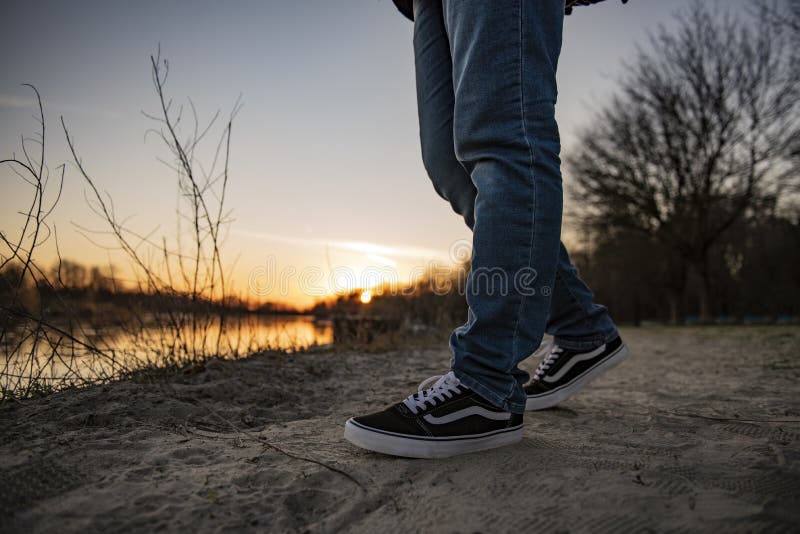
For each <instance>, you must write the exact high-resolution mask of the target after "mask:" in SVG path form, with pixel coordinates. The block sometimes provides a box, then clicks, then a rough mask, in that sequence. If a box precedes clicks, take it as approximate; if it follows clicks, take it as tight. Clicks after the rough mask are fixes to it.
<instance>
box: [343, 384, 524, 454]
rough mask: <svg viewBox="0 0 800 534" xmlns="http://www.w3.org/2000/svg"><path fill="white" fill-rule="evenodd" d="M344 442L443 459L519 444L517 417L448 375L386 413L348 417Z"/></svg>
mask: <svg viewBox="0 0 800 534" xmlns="http://www.w3.org/2000/svg"><path fill="white" fill-rule="evenodd" d="M344 437H345V438H346V439H347V440H348V441H350V442H351V443H352V444H354V445H356V446H358V447H361V448H362V449H367V450H370V451H375V452H381V453H384V454H391V455H393V456H406V457H410V458H446V457H448V456H455V455H456V454H465V453H468V452H475V451H482V450H485V449H493V448H495V447H501V446H503V445H510V444H511V443H516V442H518V441H520V440H521V439H522V415H521V414H512V413H511V412H506V411H504V410H502V409H500V408H496V407H495V406H493V405H491V404H489V403H488V402H487V401H486V400H484V399H483V398H482V397H480V396H479V395H478V394H477V393H475V392H473V391H472V390H470V389H469V388H468V387H466V386H465V385H464V384H462V383H461V382H460V381H459V380H458V378H456V376H455V375H454V374H453V372H452V371H450V372H449V373H447V374H446V375H444V376H434V377H431V378H429V379H428V380H426V381H424V382H423V383H422V384H420V386H419V391H418V392H417V393H414V394H413V395H409V397H408V398H407V399H406V400H404V401H403V402H400V403H397V404H395V405H394V406H392V407H391V408H387V409H386V410H384V411H382V412H378V413H375V414H371V415H364V416H361V417H353V418H351V419H350V420H348V421H347V423H345V425H344Z"/></svg>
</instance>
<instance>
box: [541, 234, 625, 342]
mask: <svg viewBox="0 0 800 534" xmlns="http://www.w3.org/2000/svg"><path fill="white" fill-rule="evenodd" d="M560 249H561V250H560V252H559V255H558V267H557V268H556V281H555V287H554V289H553V299H552V301H551V303H550V317H549V318H548V320H547V328H546V330H545V331H546V332H547V333H548V334H550V335H552V336H553V337H554V338H555V342H556V343H557V344H558V345H559V346H561V347H565V348H570V349H575V350H581V349H593V348H595V347H597V346H599V345H602V344H603V343H606V342H608V341H611V340H612V339H614V338H615V337H617V335H618V334H617V327H616V326H615V325H614V322H613V321H612V320H611V316H610V315H609V314H608V309H607V308H606V307H605V306H603V305H601V304H597V303H595V302H594V295H593V294H592V291H591V290H590V289H589V286H587V285H586V283H585V282H584V281H583V280H581V278H580V277H579V276H578V270H577V269H576V268H575V266H574V265H572V261H570V259H569V254H568V253H567V249H566V247H564V244H563V243H562V244H561V247H560Z"/></svg>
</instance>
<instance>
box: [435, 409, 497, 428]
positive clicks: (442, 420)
mask: <svg viewBox="0 0 800 534" xmlns="http://www.w3.org/2000/svg"><path fill="white" fill-rule="evenodd" d="M470 415H480V416H481V417H485V418H487V419H494V420H495V421H508V420H509V419H511V413H510V412H493V411H491V410H487V409H486V408H482V407H480V406H470V407H469V408H464V409H463V410H458V411H457V412H453V413H449V414H447V415H443V416H441V417H434V416H433V415H431V414H428V415H425V416H423V417H422V418H423V419H425V420H426V421H427V422H429V423H430V424H432V425H444V424H447V423H452V422H453V421H458V420H459V419H464V418H465V417H469V416H470Z"/></svg>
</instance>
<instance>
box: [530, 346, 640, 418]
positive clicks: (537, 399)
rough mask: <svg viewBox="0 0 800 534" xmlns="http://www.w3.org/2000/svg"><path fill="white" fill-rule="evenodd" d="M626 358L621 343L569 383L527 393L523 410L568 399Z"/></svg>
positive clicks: (626, 352) (626, 355) (547, 406)
mask: <svg viewBox="0 0 800 534" xmlns="http://www.w3.org/2000/svg"><path fill="white" fill-rule="evenodd" d="M627 358H628V347H627V346H626V345H625V344H624V343H623V344H622V345H620V346H619V348H618V349H617V352H615V353H613V354H612V355H611V356H609V357H607V358H606V359H605V360H603V361H602V362H600V363H598V364H597V365H595V366H594V367H592V368H591V369H589V370H588V371H586V373H584V374H583V375H581V376H579V377H578V378H576V379H575V380H573V381H572V382H570V383H569V384H564V385H563V386H561V387H559V388H557V389H553V390H551V391H548V392H547V393H542V394H541V395H529V396H528V400H527V401H526V402H525V411H531V410H545V409H547V408H552V407H553V406H555V405H556V404H558V403H560V402H562V401H564V400H566V399H568V398H569V397H571V396H573V395H575V394H576V393H577V392H578V391H580V390H581V389H582V388H583V386H585V385H586V384H588V383H589V382H591V381H592V380H594V379H595V378H597V377H598V376H600V375H602V374H603V373H605V372H606V371H608V370H609V369H611V368H613V367H616V366H617V365H619V364H621V363H622V362H624V361H625V360H626V359H627Z"/></svg>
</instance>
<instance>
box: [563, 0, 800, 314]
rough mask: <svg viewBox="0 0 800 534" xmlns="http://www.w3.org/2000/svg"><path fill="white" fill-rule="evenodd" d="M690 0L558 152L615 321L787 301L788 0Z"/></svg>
mask: <svg viewBox="0 0 800 534" xmlns="http://www.w3.org/2000/svg"><path fill="white" fill-rule="evenodd" d="M711 9H713V6H709V5H708V3H701V2H696V3H695V4H694V5H693V6H692V7H691V8H690V9H689V10H688V11H686V12H684V13H681V14H678V15H677V21H678V23H679V24H678V26H677V29H675V30H672V31H668V30H666V29H664V28H662V29H661V30H660V31H659V32H658V33H657V34H655V35H654V36H653V37H652V40H651V46H650V47H649V49H648V50H641V51H640V52H639V53H638V56H637V57H636V58H635V60H634V61H633V62H632V63H631V64H629V65H627V69H626V74H625V76H624V77H623V79H622V80H621V81H620V88H619V91H618V92H617V94H616V95H615V96H614V98H613V99H612V100H611V102H610V104H608V105H607V106H606V107H605V108H603V109H602V110H601V111H600V113H599V114H598V116H597V117H596V118H595V120H594V121H593V122H592V124H591V125H590V126H589V127H588V128H586V129H585V130H584V131H583V133H582V135H581V136H580V142H579V144H578V146H577V148H576V149H575V150H574V151H572V152H570V153H569V154H568V157H567V164H568V169H569V170H570V171H571V172H570V174H569V176H568V183H569V184H570V185H571V186H572V191H571V193H572V196H573V197H574V198H575V200H576V204H577V206H578V210H579V213H578V215H579V218H580V226H581V230H582V235H583V236H585V238H586V239H585V242H584V245H585V247H586V250H585V251H584V253H583V254H581V255H580V256H579V257H578V258H576V259H577V263H578V264H579V265H580V266H581V267H582V272H583V274H584V276H585V277H586V278H587V279H588V280H589V281H590V282H591V285H592V287H594V288H595V290H596V292H597V294H598V295H597V296H598V300H599V301H601V302H605V303H608V304H609V305H611V307H612V308H613V311H614V315H615V316H616V317H617V318H618V319H621V320H623V321H634V322H638V321H639V320H641V319H643V318H655V319H661V320H665V319H669V320H671V321H672V322H681V321H682V320H683V319H684V318H686V317H687V316H692V315H696V316H697V318H698V320H699V321H701V322H710V321H712V320H715V319H716V318H718V316H731V315H734V316H739V317H742V316H747V315H750V314H766V315H772V316H779V315H785V314H790V315H791V314H794V315H797V313H798V306H797V302H798V300H799V299H798V297H800V280H798V268H797V266H798V265H800V262H798V244H800V243H799V241H800V238H799V237H798V230H800V229H799V228H798V214H800V210H798V207H797V206H798V203H797V193H798V191H800V173H798V164H799V163H800V159H799V158H798V150H797V147H798V139H800V104H799V102H800V83H798V78H800V55H798V34H797V32H796V27H797V21H798V13H800V10H798V9H797V5H796V3H791V2H763V3H760V4H758V3H756V4H754V5H753V7H752V9H751V12H750V15H749V16H747V17H746V18H745V19H739V18H736V17H733V16H730V14H726V13H721V14H718V13H714V12H712V11H711Z"/></svg>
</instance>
